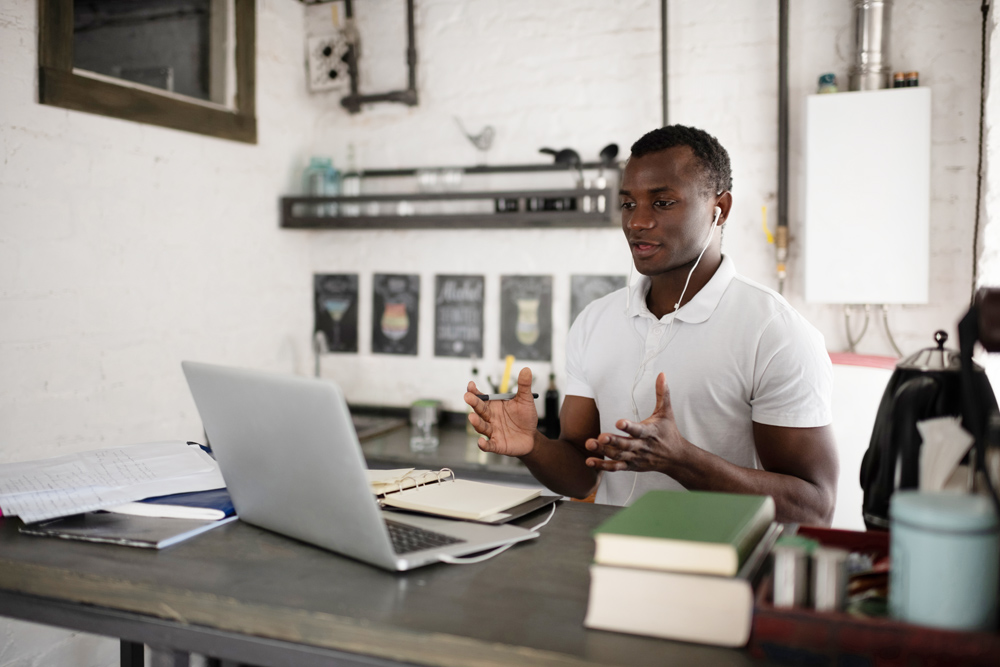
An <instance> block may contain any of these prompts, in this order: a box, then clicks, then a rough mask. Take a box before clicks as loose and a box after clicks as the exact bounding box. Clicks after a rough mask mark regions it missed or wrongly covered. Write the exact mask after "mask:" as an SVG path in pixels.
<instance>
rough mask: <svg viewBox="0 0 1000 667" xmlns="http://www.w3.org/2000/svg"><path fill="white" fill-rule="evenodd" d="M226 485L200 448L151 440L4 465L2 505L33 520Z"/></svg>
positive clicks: (0, 485) (7, 511) (0, 471)
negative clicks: (137, 443) (149, 441)
mask: <svg viewBox="0 0 1000 667" xmlns="http://www.w3.org/2000/svg"><path fill="white" fill-rule="evenodd" d="M225 485H226V484H225V481H224V480H223V479H222V474H221V473H220V472H219V467H218V464H217V463H216V462H215V461H214V460H213V459H212V457H210V456H208V455H207V454H206V453H205V452H204V451H202V450H201V449H200V448H199V447H196V446H191V445H188V444H187V443H184V442H179V441H178V442H153V443H146V444H140V445H129V446H127V447H115V448H111V449H101V450H97V451H91V452H80V453H77V454H69V455H67V456H60V457H56V458H51V459H43V460H39V461H26V462H23V463H8V464H4V465H0V510H2V511H3V514H4V516H19V517H21V519H22V520H23V521H24V522H25V523H34V522H36V521H44V520H46V519H53V518H56V517H60V516H68V515H70V514H78V513H80V512H90V511H93V510H97V509H104V508H105V507H111V506H114V505H120V504H122V503H127V502H131V501H133V500H141V499H143V498H149V497H150V496H162V495H168V494H171V493H184V492H188V491H207V490H209V489H219V488H222V487H224V486H225Z"/></svg>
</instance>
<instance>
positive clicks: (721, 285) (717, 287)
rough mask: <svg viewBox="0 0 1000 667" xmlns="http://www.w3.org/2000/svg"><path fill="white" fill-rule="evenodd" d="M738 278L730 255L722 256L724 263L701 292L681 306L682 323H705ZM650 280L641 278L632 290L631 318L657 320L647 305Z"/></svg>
mask: <svg viewBox="0 0 1000 667" xmlns="http://www.w3.org/2000/svg"><path fill="white" fill-rule="evenodd" d="M735 276H736V266H735V265H734V264H733V260H731V259H729V256H728V255H723V256H722V263H721V264H720V265H719V268H718V269H716V271H715V275H713V276H712V277H711V278H710V279H709V281H708V282H707V283H706V284H705V286H704V287H702V288H701V291H700V292H698V293H697V294H695V295H694V298H693V299H691V300H690V301H688V302H687V303H685V304H684V305H683V306H681V307H680V308H679V309H678V310H677V312H676V317H677V319H678V320H680V321H681V322H688V323H690V324H697V323H699V322H704V321H705V320H707V319H708V318H709V316H711V314H712V313H713V312H715V309H716V307H717V306H718V305H719V302H720V301H721V300H722V295H723V294H724V293H725V291H726V288H727V287H729V283H730V282H732V280H733V278H734V277H735ZM649 286H650V279H649V277H648V276H641V277H640V278H639V280H638V281H637V282H636V283H635V285H632V287H631V288H630V292H631V296H630V302H629V307H628V315H629V317H647V318H652V319H654V320H655V319H656V316H655V315H653V313H652V312H650V310H649V307H648V306H647V305H646V295H647V294H648V293H649ZM671 316H672V314H671V313H668V314H667V315H664V316H663V319H664V321H668V320H669V319H670V317H671Z"/></svg>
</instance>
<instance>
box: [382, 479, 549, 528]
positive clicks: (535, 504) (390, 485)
mask: <svg viewBox="0 0 1000 667" xmlns="http://www.w3.org/2000/svg"><path fill="white" fill-rule="evenodd" d="M368 480H369V482H370V483H371V487H372V491H373V492H374V493H375V494H376V495H377V496H378V497H379V503H380V504H381V505H382V506H383V507H389V508H395V509H402V510H408V511H411V512H423V513H425V514H433V515H436V516H444V517H449V518H452V519H465V520H467V521H482V522H484V523H501V522H503V521H506V520H510V519H512V518H515V517H517V516H522V515H523V514H525V513H526V512H530V511H534V510H535V509H538V508H539V507H544V506H545V505H547V504H549V503H552V502H554V501H555V500H557V499H558V496H542V495H541V490H540V489H526V488H521V487H514V486H504V485H501V484H488V483H486V482H474V481H471V480H467V479H456V478H455V473H453V472H452V471H451V470H450V469H449V468H442V469H441V470H436V471H433V470H414V469H412V468H403V469H400V470H369V471H368Z"/></svg>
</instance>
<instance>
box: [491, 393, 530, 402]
mask: <svg viewBox="0 0 1000 667" xmlns="http://www.w3.org/2000/svg"><path fill="white" fill-rule="evenodd" d="M476 396H478V397H479V398H480V399H482V400H484V401H509V400H510V399H512V398H514V397H515V396H517V394H476ZM531 397H532V398H538V394H532V395H531Z"/></svg>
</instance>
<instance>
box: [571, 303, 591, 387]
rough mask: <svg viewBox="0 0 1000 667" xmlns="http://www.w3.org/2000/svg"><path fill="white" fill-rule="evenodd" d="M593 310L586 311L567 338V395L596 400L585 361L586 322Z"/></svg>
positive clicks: (581, 314)
mask: <svg viewBox="0 0 1000 667" xmlns="http://www.w3.org/2000/svg"><path fill="white" fill-rule="evenodd" d="M592 310H593V309H589V308H588V309H584V311H583V312H582V313H580V315H579V317H577V318H576V321H575V322H573V325H572V326H571V327H570V328H569V334H568V335H567V336H566V395H567V396H582V397H583V398H596V396H597V395H596V394H595V393H594V389H593V388H592V387H591V386H590V383H589V382H588V381H587V377H586V373H585V372H584V366H583V360H584V359H585V358H586V348H587V339H588V335H587V331H588V325H587V324H586V321H587V319H588V316H589V315H590V314H591V312H592Z"/></svg>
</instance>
